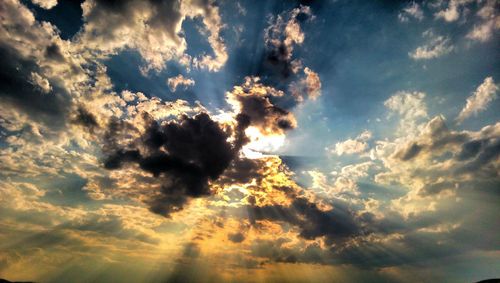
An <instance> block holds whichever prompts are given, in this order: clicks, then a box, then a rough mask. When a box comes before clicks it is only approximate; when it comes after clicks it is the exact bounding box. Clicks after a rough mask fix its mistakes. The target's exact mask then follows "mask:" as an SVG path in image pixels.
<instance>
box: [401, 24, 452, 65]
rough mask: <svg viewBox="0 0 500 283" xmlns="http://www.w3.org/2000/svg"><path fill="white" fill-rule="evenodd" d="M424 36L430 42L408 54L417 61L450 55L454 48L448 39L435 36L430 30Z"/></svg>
mask: <svg viewBox="0 0 500 283" xmlns="http://www.w3.org/2000/svg"><path fill="white" fill-rule="evenodd" d="M423 36H424V37H426V38H429V41H428V42H427V43H426V44H424V45H422V46H419V47H417V48H416V49H415V50H413V51H412V52H410V53H408V55H409V56H410V57H411V58H413V59H415V60H422V59H432V58H438V57H441V56H443V55H446V54H448V53H450V52H451V51H452V50H453V48H454V47H453V45H451V44H450V39H449V38H448V37H444V36H441V35H435V34H434V33H433V32H432V31H430V30H428V31H426V32H424V34H423Z"/></svg>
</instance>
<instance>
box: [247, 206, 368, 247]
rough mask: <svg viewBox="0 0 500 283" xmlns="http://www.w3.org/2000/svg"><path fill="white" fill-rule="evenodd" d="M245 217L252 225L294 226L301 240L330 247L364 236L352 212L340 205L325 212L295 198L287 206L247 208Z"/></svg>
mask: <svg viewBox="0 0 500 283" xmlns="http://www.w3.org/2000/svg"><path fill="white" fill-rule="evenodd" d="M248 215H249V218H250V221H251V222H255V221H256V220H264V219H266V220H272V221H282V222H286V223H289V224H292V225H295V226H297V227H299V229H300V236H301V237H303V238H305V239H316V238H318V237H325V238H326V240H327V242H328V243H330V244H331V243H333V242H336V241H339V240H344V239H347V238H349V237H352V236H355V235H360V234H361V233H362V232H363V231H362V228H361V226H360V223H361V222H360V221H359V219H357V218H356V216H355V215H354V212H352V211H351V210H350V209H349V208H348V207H347V206H346V205H345V204H342V203H340V202H336V203H335V204H334V208H333V209H330V210H326V211H325V210H321V209H320V208H318V206H317V204H315V203H313V202H310V201H309V200H307V199H305V198H302V197H298V198H296V199H294V200H293V202H292V204H291V205H290V206H282V205H274V206H263V207H257V206H252V207H249V208H248Z"/></svg>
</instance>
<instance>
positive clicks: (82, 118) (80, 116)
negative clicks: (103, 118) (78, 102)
mask: <svg viewBox="0 0 500 283" xmlns="http://www.w3.org/2000/svg"><path fill="white" fill-rule="evenodd" d="M72 122H73V123H74V124H78V125H82V126H84V127H87V128H89V129H91V130H93V129H94V128H96V127H99V124H98V123H97V120H96V117H95V116H94V114H92V113H90V112H88V111H87V109H85V108H83V107H78V109H77V110H76V114H75V117H74V118H73V120H72Z"/></svg>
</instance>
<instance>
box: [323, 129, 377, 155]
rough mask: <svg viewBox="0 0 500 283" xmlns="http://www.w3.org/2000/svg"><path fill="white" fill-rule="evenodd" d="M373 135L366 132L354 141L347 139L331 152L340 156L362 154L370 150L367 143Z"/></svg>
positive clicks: (337, 144)
mask: <svg viewBox="0 0 500 283" xmlns="http://www.w3.org/2000/svg"><path fill="white" fill-rule="evenodd" d="M371 137H372V133H371V132H370V131H364V132H362V133H361V134H360V135H359V136H357V137H356V138H354V139H347V140H345V141H343V142H338V143H336V144H335V146H334V147H333V148H332V149H330V151H331V152H332V153H334V154H337V155H339V156H341V155H344V154H355V153H362V152H364V151H365V150H366V149H367V148H368V143H367V141H368V140H369V139H371Z"/></svg>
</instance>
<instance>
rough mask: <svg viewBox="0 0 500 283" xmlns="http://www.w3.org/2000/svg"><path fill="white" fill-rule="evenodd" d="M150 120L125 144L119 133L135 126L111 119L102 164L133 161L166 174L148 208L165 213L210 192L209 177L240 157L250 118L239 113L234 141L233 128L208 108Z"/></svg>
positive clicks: (216, 175)
mask: <svg viewBox="0 0 500 283" xmlns="http://www.w3.org/2000/svg"><path fill="white" fill-rule="evenodd" d="M146 120H147V121H148V122H149V126H148V127H147V129H146V131H145V133H144V134H142V135H141V136H139V138H138V139H136V140H133V141H132V142H130V143H129V144H127V145H125V146H123V145H120V144H119V141H118V140H117V139H120V137H123V135H124V134H127V133H128V131H127V130H125V129H126V128H130V127H132V128H133V126H132V125H130V124H128V123H125V122H120V121H112V122H111V123H110V125H109V128H108V132H107V134H106V137H107V138H106V140H107V144H106V145H105V147H104V151H105V153H106V154H107V156H106V159H105V161H104V166H105V167H106V168H108V169H118V168H120V167H122V166H123V165H124V164H126V163H135V164H137V165H139V168H141V169H142V170H144V171H146V172H149V173H151V174H153V176H155V177H157V178H159V179H161V180H162V188H161V190H160V192H159V193H160V195H159V196H157V197H155V198H154V199H151V200H149V205H150V209H151V210H152V211H153V212H155V213H158V214H161V215H169V214H170V213H171V212H174V211H178V210H180V209H182V208H183V205H184V204H185V203H186V202H187V201H188V199H189V198H192V197H201V196H206V195H209V194H210V188H209V185H208V184H209V181H214V180H217V179H218V178H219V177H220V176H221V174H222V173H223V172H224V171H225V170H226V169H227V168H228V167H229V165H230V164H231V162H232V161H233V160H235V159H236V158H237V154H238V151H239V150H240V148H241V146H242V145H243V144H244V141H243V139H244V134H242V133H241V132H242V131H244V129H245V128H246V126H248V122H246V120H245V119H240V124H239V125H238V126H237V127H236V129H235V131H236V133H235V136H236V140H235V141H234V143H230V142H229V141H228V139H229V137H230V136H231V134H232V132H231V131H230V130H227V129H223V128H222V126H221V125H220V124H218V123H217V122H215V121H213V120H212V119H211V118H210V116H209V115H208V114H206V113H200V114H198V115H196V116H194V117H187V116H182V117H181V118H180V120H179V121H176V122H174V121H172V122H169V123H166V124H163V125H160V124H159V123H158V122H157V121H154V120H152V119H151V118H149V117H148V116H146Z"/></svg>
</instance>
